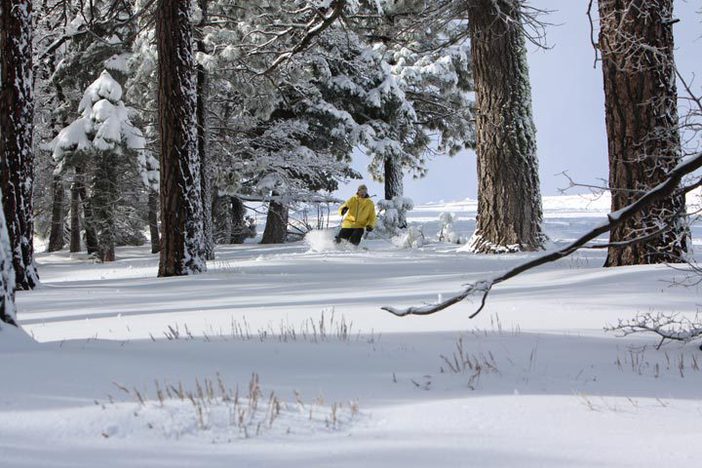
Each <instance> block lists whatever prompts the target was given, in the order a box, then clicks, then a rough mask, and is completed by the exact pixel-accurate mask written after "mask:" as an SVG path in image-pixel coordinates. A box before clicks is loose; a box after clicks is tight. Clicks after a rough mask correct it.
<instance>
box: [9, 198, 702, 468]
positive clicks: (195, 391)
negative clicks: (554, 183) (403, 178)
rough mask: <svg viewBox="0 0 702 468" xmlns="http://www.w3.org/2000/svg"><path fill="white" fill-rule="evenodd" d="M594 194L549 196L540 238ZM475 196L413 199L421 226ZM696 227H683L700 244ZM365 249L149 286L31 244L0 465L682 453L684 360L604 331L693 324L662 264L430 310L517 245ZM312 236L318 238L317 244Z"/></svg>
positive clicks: (507, 263)
mask: <svg viewBox="0 0 702 468" xmlns="http://www.w3.org/2000/svg"><path fill="white" fill-rule="evenodd" d="M608 204H609V203H608V200H606V199H602V200H595V201H588V200H585V199H583V198H581V197H577V196H571V197H547V198H546V199H545V201H544V206H545V224H544V227H545V230H546V232H547V234H548V235H549V237H550V241H551V246H550V248H553V247H555V246H557V245H562V244H563V243H565V242H567V241H568V240H572V239H574V238H575V237H576V236H577V235H578V234H580V233H582V232H584V231H585V230H587V229H588V228H589V227H591V226H593V225H594V224H595V223H597V222H599V221H600V220H601V218H602V217H603V216H604V213H606V211H607V207H608ZM445 210H448V211H452V212H455V213H456V214H457V215H458V216H459V218H460V221H459V222H458V224H457V229H458V231H460V233H462V234H470V232H471V230H472V228H473V225H474V216H475V203H474V202H470V201H467V202H460V203H437V204H430V205H425V206H420V207H417V209H416V210H415V211H413V212H412V215H411V217H410V221H411V222H415V223H418V224H422V225H423V226H424V232H425V235H426V236H427V239H428V240H432V239H434V238H435V234H436V231H437V229H438V222H437V220H438V216H439V213H440V212H442V211H445ZM700 234H702V232H699V231H698V230H697V229H695V235H696V237H697V238H698V239H702V237H701V236H700ZM365 246H366V247H368V250H367V251H366V250H361V251H337V250H325V249H316V250H321V251H314V252H313V251H310V246H309V245H308V244H306V243H304V242H300V243H294V244H289V245H285V246H261V245H257V244H246V245H243V246H224V247H221V248H220V249H219V251H218V259H217V260H216V261H213V262H210V263H209V264H208V268H209V271H208V273H207V274H204V275H200V276H196V277H189V278H171V279H156V278H155V276H156V270H157V257H156V256H154V255H151V254H150V253H148V252H149V249H148V247H143V248H122V249H119V250H118V261H117V262H115V263H112V264H95V263H91V262H89V261H87V260H85V259H84V258H82V257H80V256H78V257H72V256H71V255H70V254H68V253H65V252H61V253H58V254H43V253H42V254H39V255H38V262H39V272H40V275H41V278H42V282H43V285H42V287H41V289H39V290H37V291H34V292H30V293H19V295H18V308H19V313H18V318H19V319H20V321H21V323H22V326H23V328H24V329H25V331H26V332H27V333H28V334H29V335H31V336H33V337H34V338H35V340H36V341H38V342H39V344H36V343H32V342H30V341H29V340H28V339H26V338H23V337H22V336H21V335H20V334H19V333H13V334H12V335H13V336H11V339H8V336H7V333H6V330H4V331H3V337H2V340H1V341H0V352H1V353H2V356H3V359H2V361H0V376H1V378H0V466H1V467H3V468H5V467H8V468H9V467H16V466H17V467H19V466H31V467H98V466H99V467H113V466H115V467H116V466H131V467H152V466H153V467H157V466H158V467H181V466H182V467H186V466H187V467H191V466H207V467H210V466H222V467H225V466H226V467H232V466H236V467H239V466H258V467H274V466H285V467H310V466H323V467H331V466H334V467H336V466H349V467H350V466H363V467H386V466H398V467H403V468H404V467H426V466H451V467H454V466H481V467H482V466H520V467H523V466H552V467H562V466H632V467H633V466H637V467H640V466H657V467H660V466H696V465H698V464H699V441H700V440H702V371H701V370H700V366H701V365H702V352H700V351H699V350H698V349H697V347H696V345H693V344H690V345H687V346H682V345H679V344H668V345H665V346H664V347H663V348H662V349H661V350H656V349H655V344H656V343H657V340H656V339H655V337H652V336H643V335H639V336H634V337H627V338H621V337H617V336H615V335H613V334H611V333H605V332H604V331H603V327H605V326H606V325H608V324H614V323H616V321H617V319H619V318H623V319H627V318H631V317H633V316H634V315H635V314H637V313H639V312H649V311H653V312H675V313H681V314H689V315H691V316H692V315H694V314H695V313H696V311H697V309H698V307H699V306H698V304H699V302H700V301H699V289H698V287H696V286H695V287H679V286H672V283H675V282H678V281H681V280H683V279H684V278H685V276H686V273H685V272H683V271H676V270H673V269H670V268H667V267H665V266H653V267H633V268H629V267H625V268H618V269H606V270H605V269H601V268H599V267H600V266H601V265H602V263H603V259H604V252H603V251H600V250H587V251H583V252H580V253H579V254H577V255H575V256H573V257H572V258H568V259H565V260H563V261H561V262H559V263H557V264H553V265H550V266H546V267H543V268H541V269H539V270H537V271H534V272H531V273H528V274H525V275H524V276H521V277H518V278H516V279H514V280H513V281H510V282H507V283H506V284H503V285H500V286H498V287H496V288H495V290H494V291H493V293H492V295H491V297H490V299H489V302H488V306H487V308H486V309H485V310H484V311H483V312H482V314H481V315H479V316H478V317H477V318H476V319H474V320H469V319H468V315H469V313H470V312H472V311H473V310H474V307H475V305H474V304H471V303H464V304H460V305H458V306H456V307H454V308H453V309H450V310H448V311H445V312H443V313H440V314H437V315H434V316H431V317H409V318H402V319H401V318H396V317H394V316H391V315H389V314H387V313H385V312H383V311H381V310H380V307H381V306H383V305H413V304H421V303H423V302H430V301H435V300H436V299H437V296H438V295H443V296H444V297H445V296H446V295H447V294H450V293H452V292H456V291H458V290H459V289H460V287H461V285H462V284H464V283H466V282H468V281H471V280H476V279H481V278H489V277H491V276H492V275H495V274H497V273H499V272H501V271H503V270H505V269H507V268H509V267H511V266H513V265H515V264H517V263H518V262H521V261H524V260H525V259H527V258H529V257H530V256H531V254H529V255H525V254H515V255H505V256H476V255H471V254H467V253H457V252H456V250H457V249H458V247H459V246H456V245H451V244H444V243H437V242H430V243H428V244H427V245H426V246H424V247H422V248H419V249H398V248H396V247H395V246H393V245H392V244H391V243H389V242H387V241H383V240H373V241H368V242H367V243H366V244H365ZM317 247H318V246H317Z"/></svg>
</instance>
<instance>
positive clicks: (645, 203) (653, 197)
mask: <svg viewBox="0 0 702 468" xmlns="http://www.w3.org/2000/svg"><path fill="white" fill-rule="evenodd" d="M701 167H702V152H701V153H697V154H696V155H694V156H693V157H691V158H689V159H688V160H687V161H685V162H682V163H680V164H678V165H677V166H676V167H675V168H674V169H673V170H672V171H670V173H669V174H668V176H667V178H666V179H665V180H664V181H663V182H661V183H660V184H658V185H657V186H656V187H654V188H652V189H651V190H649V191H648V192H646V193H645V194H644V195H643V196H642V197H641V198H639V199H638V200H637V201H635V202H634V203H632V204H630V205H627V206H626V207H624V208H623V209H621V210H619V211H617V212H614V213H610V214H608V215H607V221H606V222H604V223H603V224H601V225H599V226H597V227H595V228H594V229H592V230H590V231H588V232H587V233H585V234H584V235H582V236H581V237H580V238H578V239H577V240H575V241H574V242H572V243H571V244H569V245H568V246H566V247H564V248H562V249H559V250H556V251H554V252H551V253H548V254H545V255H541V256H539V257H536V258H534V259H532V260H529V261H528V262H525V263H522V264H521V265H518V266H516V267H515V268H512V269H511V270H509V271H507V272H506V273H504V274H502V275H500V276H498V277H496V278H493V279H492V280H482V281H478V282H475V283H471V284H469V285H467V287H466V288H465V289H464V290H463V291H461V292H460V293H458V294H457V295H455V296H452V297H450V298H449V299H447V300H445V301H442V302H439V303H437V304H429V305H425V306H418V307H409V308H406V309H398V308H395V307H389V306H386V307H383V308H382V309H383V310H385V311H387V312H390V313H391V314H394V315H397V316H398V317H405V316H407V315H430V314H435V313H437V312H440V311H442V310H444V309H446V308H448V307H451V306H452V305H455V304H457V303H459V302H461V301H462V300H464V299H467V298H468V297H470V296H473V295H476V294H480V295H481V300H480V306H479V307H478V309H477V310H476V311H475V312H473V314H471V315H470V318H474V317H475V316H477V315H478V314H479V313H480V312H481V311H482V310H483V308H484V307H485V301H486V299H487V296H488V294H489V293H490V291H491V290H492V288H493V287H494V286H495V285H496V284H500V283H503V282H505V281H507V280H508V279H511V278H514V277H515V276H517V275H520V274H522V273H524V272H526V271H529V270H531V269H534V268H536V267H539V266H541V265H545V264H547V263H551V262H555V261H557V260H560V259H562V258H565V257H567V256H569V255H571V254H573V253H574V252H577V251H578V250H580V249H582V248H584V247H586V246H587V244H588V243H589V242H591V241H593V240H595V239H597V238H598V237H599V236H601V235H602V234H604V233H606V232H609V231H610V230H611V229H613V228H615V227H617V226H619V225H621V224H623V223H625V222H626V221H628V220H629V219H631V218H633V217H634V216H635V215H636V214H638V213H639V212H640V211H641V210H643V209H645V208H647V207H649V206H650V205H651V204H653V203H654V202H656V201H659V200H661V199H664V198H665V197H667V196H669V195H670V194H672V193H673V192H675V191H676V190H680V192H681V193H688V192H690V191H692V190H694V189H696V188H697V187H700V186H702V180H698V181H696V182H694V183H692V184H690V185H687V186H684V187H682V188H681V189H679V186H680V183H681V181H682V179H683V178H684V177H685V176H687V175H690V174H692V173H694V172H695V171H697V170H698V169H700V168H701Z"/></svg>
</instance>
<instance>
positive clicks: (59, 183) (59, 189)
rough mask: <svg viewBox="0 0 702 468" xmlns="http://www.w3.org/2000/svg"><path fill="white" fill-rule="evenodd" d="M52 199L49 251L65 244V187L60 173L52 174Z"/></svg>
mask: <svg viewBox="0 0 702 468" xmlns="http://www.w3.org/2000/svg"><path fill="white" fill-rule="evenodd" d="M51 185H52V187H51V192H52V194H53V200H52V201H51V231H50V232H49V247H48V249H47V250H48V251H49V252H58V251H59V250H61V249H62V248H63V246H64V244H65V241H64V234H65V233H64V229H63V228H64V210H63V205H64V200H65V196H66V189H65V188H64V186H63V179H62V177H61V176H60V175H56V176H54V180H53V181H52V183H51Z"/></svg>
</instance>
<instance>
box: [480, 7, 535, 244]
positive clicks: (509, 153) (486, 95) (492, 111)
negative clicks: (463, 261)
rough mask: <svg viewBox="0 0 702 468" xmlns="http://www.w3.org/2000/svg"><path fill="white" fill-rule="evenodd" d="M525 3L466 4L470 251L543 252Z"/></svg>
mask: <svg viewBox="0 0 702 468" xmlns="http://www.w3.org/2000/svg"><path fill="white" fill-rule="evenodd" d="M522 8H523V1H522V0H474V1H471V2H469V3H468V4H467V9H468V18H469V24H470V36H471V48H472V58H473V73H474V76H475V89H476V102H477V113H476V129H477V148H476V152H477V156H478V216H477V225H476V229H475V233H474V234H473V237H472V239H471V240H470V244H469V248H470V250H471V251H473V252H481V253H500V252H512V251H520V250H537V249H541V248H542V247H543V242H544V235H543V233H542V230H541V218H542V210H541V194H540V188H539V174H538V161H537V157H536V135H535V128H534V120H533V116H532V108H531V85H530V83H529V68H528V64H527V57H526V53H527V51H526V39H525V36H524V30H523V24H522V21H523V18H522Z"/></svg>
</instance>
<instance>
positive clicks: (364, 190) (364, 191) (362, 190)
mask: <svg viewBox="0 0 702 468" xmlns="http://www.w3.org/2000/svg"><path fill="white" fill-rule="evenodd" d="M356 195H358V196H359V197H361V198H368V187H366V186H365V184H361V185H359V186H358V190H356Z"/></svg>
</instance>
